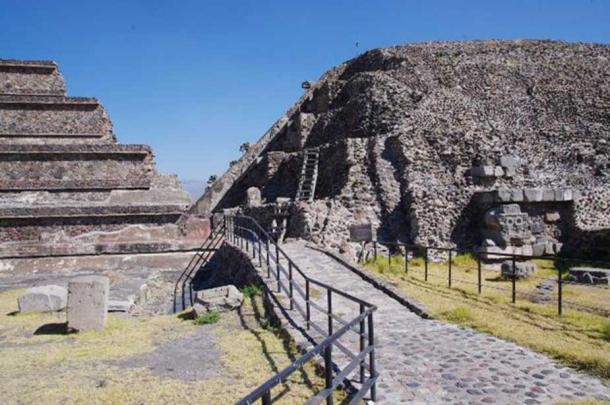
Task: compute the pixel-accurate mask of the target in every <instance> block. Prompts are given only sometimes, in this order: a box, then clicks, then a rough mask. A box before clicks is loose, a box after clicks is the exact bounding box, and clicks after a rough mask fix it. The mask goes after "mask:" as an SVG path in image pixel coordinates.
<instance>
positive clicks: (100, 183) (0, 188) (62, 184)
mask: <svg viewBox="0 0 610 405" xmlns="http://www.w3.org/2000/svg"><path fill="white" fill-rule="evenodd" d="M150 184H151V180H150V179H148V178H144V179H128V180H103V179H90V180H54V179H50V180H47V179H45V180H39V181H36V180H33V179H25V180H0V196H1V192H14V191H45V190H52V191H89V190H96V191H102V190H145V189H148V188H149V187H150ZM0 204H2V199H1V198H0Z"/></svg>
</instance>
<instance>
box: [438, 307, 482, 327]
mask: <svg viewBox="0 0 610 405" xmlns="http://www.w3.org/2000/svg"><path fill="white" fill-rule="evenodd" d="M440 315H441V318H442V319H445V320H447V321H450V322H454V323H460V324H468V323H469V322H471V321H472V320H473V319H474V318H473V316H472V314H471V313H470V311H469V310H468V308H466V307H455V308H452V309H450V310H448V311H444V312H441V314H440Z"/></svg>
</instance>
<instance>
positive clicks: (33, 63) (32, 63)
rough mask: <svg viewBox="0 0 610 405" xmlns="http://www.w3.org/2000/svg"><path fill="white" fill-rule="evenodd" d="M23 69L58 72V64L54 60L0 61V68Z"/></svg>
mask: <svg viewBox="0 0 610 405" xmlns="http://www.w3.org/2000/svg"><path fill="white" fill-rule="evenodd" d="M2 67H11V68H23V69H36V68H37V69H50V70H57V69H58V66H57V63H55V62H53V61H52V60H20V59H0V68H2Z"/></svg>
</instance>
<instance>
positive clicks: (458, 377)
mask: <svg viewBox="0 0 610 405" xmlns="http://www.w3.org/2000/svg"><path fill="white" fill-rule="evenodd" d="M282 249H284V251H285V252H286V253H287V254H288V256H289V257H290V258H291V259H292V260H294V262H295V263H296V264H297V265H298V266H299V268H300V269H301V270H302V271H304V272H305V273H306V274H307V275H308V276H309V277H312V278H314V279H317V280H319V281H321V282H324V283H327V284H329V285H332V286H334V287H336V288H338V289H340V290H343V291H346V292H349V293H350V294H353V295H355V296H357V297H359V298H362V299H365V300H367V301H368V302H370V303H371V304H373V305H376V306H377V308H378V310H377V311H376V312H375V336H376V350H375V352H376V363H377V369H378V371H379V372H380V374H381V375H380V379H379V382H378V385H377V387H378V388H377V392H378V403H386V404H398V403H413V404H442V403H451V404H493V403H496V404H554V403H557V402H560V401H566V402H572V401H583V400H585V399H597V400H606V401H610V387H608V386H607V385H604V383H603V382H602V381H600V380H599V379H597V378H594V377H591V376H589V375H586V374H584V373H580V372H577V371H575V370H573V369H570V368H568V367H565V366H563V365H561V364H559V363H557V362H555V361H554V360H552V359H550V358H548V357H546V356H545V355H542V354H539V353H536V352H533V351H531V350H529V349H527V348H524V347H521V346H518V345H516V344H513V343H510V342H507V341H504V340H502V339H498V338H495V337H493V336H491V335H487V334H484V333H479V332H476V331H474V330H472V329H469V328H464V327H458V326H455V325H450V324H446V323H444V322H440V321H437V320H426V319H423V318H421V317H419V316H418V315H416V314H414V313H413V312H411V311H409V310H408V309H407V308H406V307H404V306H403V305H401V304H400V303H399V302H398V301H396V300H394V299H393V298H391V297H389V296H388V295H386V294H385V293H383V292H382V291H380V290H377V289H376V288H374V287H373V286H372V285H371V284H369V283H368V282H367V281H365V280H363V279H362V278H361V277H360V276H358V275H356V274H355V273H353V272H351V271H350V270H349V269H347V268H346V267H344V266H343V265H342V264H340V263H339V262H337V261H335V260H334V259H332V258H330V257H329V256H327V255H325V254H324V253H322V252H319V251H317V250H313V249H310V248H308V247H306V246H305V244H304V243H302V242H290V243H287V244H286V245H284V246H283V247H282ZM312 297H313V298H314V299H315V300H316V301H318V302H317V303H318V305H320V306H324V305H325V302H324V301H325V300H326V297H325V296H324V294H322V296H319V297H317V298H316V296H315V295H312ZM352 307H353V306H352V305H342V301H341V300H340V299H335V300H334V301H333V308H334V310H335V311H337V312H338V313H341V314H342V316H343V317H344V319H350V318H351V317H352V316H355V315H356V313H355V312H353V311H356V310H357V309H353V308H352ZM312 316H314V318H313V319H314V321H317V322H320V323H322V324H324V322H325V321H326V317H325V316H324V315H316V314H315V313H314V314H313V315H312ZM316 316H317V317H318V318H317V319H316Z"/></svg>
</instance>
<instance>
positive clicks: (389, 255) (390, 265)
mask: <svg viewBox="0 0 610 405" xmlns="http://www.w3.org/2000/svg"><path fill="white" fill-rule="evenodd" d="M388 271H392V252H391V251H390V245H388Z"/></svg>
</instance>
